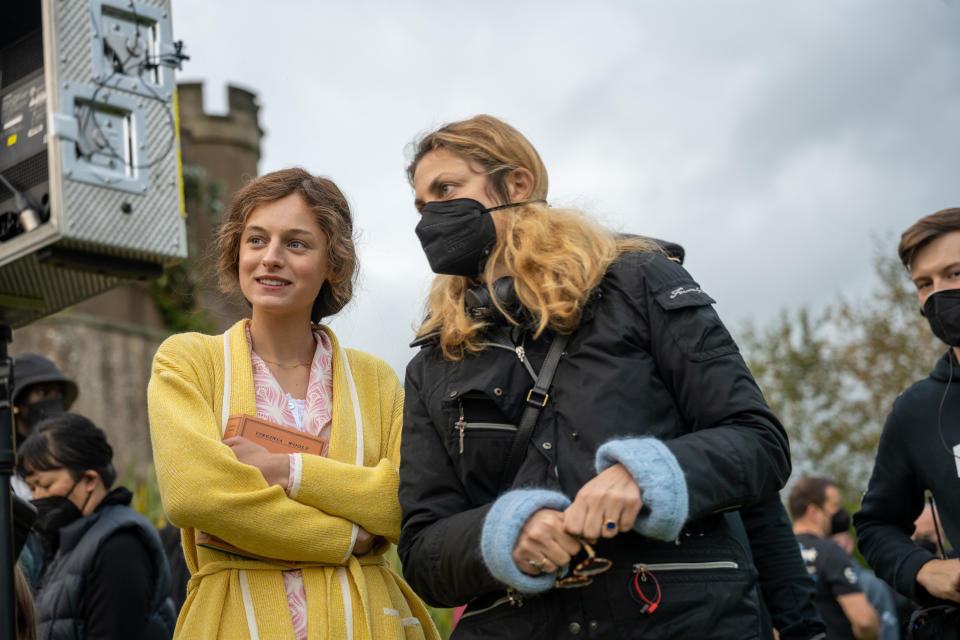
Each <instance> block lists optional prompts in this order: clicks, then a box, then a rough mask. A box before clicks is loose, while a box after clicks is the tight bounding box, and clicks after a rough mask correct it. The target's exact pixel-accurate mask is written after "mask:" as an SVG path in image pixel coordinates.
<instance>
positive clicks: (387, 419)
mask: <svg viewBox="0 0 960 640" xmlns="http://www.w3.org/2000/svg"><path fill="white" fill-rule="evenodd" d="M358 387H360V385H358ZM358 392H359V393H360V394H364V393H378V394H379V396H380V397H379V402H376V403H371V405H372V406H373V407H375V408H376V410H377V412H378V414H379V415H378V416H377V417H378V418H379V424H378V425H377V428H379V434H377V435H378V436H379V438H380V456H381V457H380V460H379V461H378V462H377V464H376V465H375V466H372V467H363V466H358V465H354V464H349V463H345V462H340V461H337V460H331V459H329V458H322V457H320V456H313V455H306V454H305V455H303V456H302V461H303V473H302V476H301V480H300V491H299V493H297V496H296V500H298V501H299V502H302V503H304V504H307V505H310V506H311V507H316V508H317V509H321V510H323V511H324V512H326V513H330V514H333V515H338V516H340V517H342V518H346V519H347V520H350V521H352V522H356V523H357V524H359V525H360V526H361V527H363V528H364V529H366V530H367V531H369V532H370V533H372V534H374V535H379V536H383V537H385V538H387V539H388V540H390V541H391V542H393V543H396V542H397V538H398V537H399V536H400V501H399V499H398V498H397V490H398V487H399V483H400V477H399V475H398V473H397V469H398V468H399V466H400V430H401V427H402V425H403V388H402V387H401V386H400V381H399V380H397V376H396V374H395V373H394V372H393V370H392V369H390V367H389V366H388V365H387V364H386V363H382V362H381V363H380V364H379V366H378V368H377V372H376V385H369V386H368V387H367V388H366V389H364V388H363V387H360V388H358ZM364 417H365V418H366V419H367V420H369V419H370V418H371V417H373V416H372V415H371V414H367V415H365V416H364ZM369 427H370V425H368V426H367V429H366V430H365V431H366V433H368V434H369V433H370V432H371V429H370V428H369ZM331 487H336V491H331V490H330V488H331Z"/></svg>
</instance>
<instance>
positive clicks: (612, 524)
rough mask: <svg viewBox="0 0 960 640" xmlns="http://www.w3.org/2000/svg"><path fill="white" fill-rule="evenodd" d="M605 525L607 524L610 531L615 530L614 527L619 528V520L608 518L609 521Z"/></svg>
mask: <svg viewBox="0 0 960 640" xmlns="http://www.w3.org/2000/svg"><path fill="white" fill-rule="evenodd" d="M603 526H605V527H606V528H607V530H608V531H613V530H614V529H616V528H617V521H616V520H607V521H606V522H605V523H604V525H603Z"/></svg>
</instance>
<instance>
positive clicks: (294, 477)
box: [286, 453, 303, 500]
mask: <svg viewBox="0 0 960 640" xmlns="http://www.w3.org/2000/svg"><path fill="white" fill-rule="evenodd" d="M287 455H288V456H289V464H290V471H289V473H290V476H289V478H288V479H287V489H286V491H287V495H288V496H290V497H291V498H293V499H294V500H296V498H297V496H298V495H300V485H301V484H302V482H303V458H301V457H300V454H299V453H288V454H287Z"/></svg>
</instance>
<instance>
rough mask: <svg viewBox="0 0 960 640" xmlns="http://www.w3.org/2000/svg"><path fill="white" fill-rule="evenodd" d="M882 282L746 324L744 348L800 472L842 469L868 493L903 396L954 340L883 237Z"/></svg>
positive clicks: (854, 494)
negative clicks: (935, 322) (948, 339)
mask: <svg viewBox="0 0 960 640" xmlns="http://www.w3.org/2000/svg"><path fill="white" fill-rule="evenodd" d="M874 269H875V272H876V275H877V278H878V283H877V285H876V286H875V287H874V289H873V290H872V291H871V292H870V294H869V295H868V296H867V297H864V298H858V299H856V300H847V299H843V298H841V299H839V300H837V301H836V302H834V303H833V304H830V305H828V306H827V307H826V308H825V309H824V310H823V311H821V312H819V313H814V312H811V311H810V310H809V309H807V308H801V309H799V310H797V311H795V312H787V311H784V312H783V313H782V314H781V315H780V317H779V318H778V319H777V320H776V321H774V322H773V323H771V324H770V325H769V326H766V327H764V328H762V329H757V328H756V327H753V326H750V327H747V328H746V331H744V332H743V336H744V337H743V339H742V340H741V346H742V347H743V351H744V356H745V358H746V360H747V362H748V363H749V365H750V368H751V370H752V371H753V374H754V376H755V377H756V379H757V382H758V383H759V384H760V387H761V388H762V389H763V392H764V395H765V396H766V398H767V401H768V402H769V403H770V406H771V407H772V408H773V410H774V411H775V412H776V413H777V415H778V416H779V417H780V419H781V420H782V421H783V424H784V426H785V427H786V429H787V433H788V434H789V435H790V444H791V448H792V456H793V463H794V476H795V477H796V476H798V475H800V474H815V475H824V476H828V477H831V478H834V479H835V480H836V481H837V482H838V483H839V485H840V487H841V488H842V490H843V492H844V494H845V495H846V496H847V497H848V498H856V499H859V496H860V494H861V492H862V491H863V490H864V489H865V488H866V484H867V480H868V479H869V474H870V471H871V469H872V468H873V459H874V456H875V454H876V447H877V442H878V441H879V439H880V433H881V431H882V429H883V422H884V420H885V419H886V415H887V413H889V411H890V408H891V407H892V405H893V401H894V400H895V399H896V397H897V396H898V395H899V394H900V393H901V392H903V391H904V390H905V389H906V388H907V387H909V386H910V385H911V384H912V383H913V382H915V381H916V380H919V379H921V378H924V377H926V375H927V374H928V373H929V372H930V370H931V369H932V368H933V365H934V363H935V362H936V360H937V358H939V357H940V356H941V355H942V354H943V351H944V349H945V347H944V345H943V344H941V343H940V342H939V341H938V340H937V339H936V338H935V337H933V335H932V333H931V332H930V328H929V325H928V324H927V322H926V320H924V318H923V317H922V316H920V314H919V312H918V301H917V296H916V291H915V290H914V288H913V286H912V284H911V283H910V280H909V276H908V274H907V272H906V270H905V269H904V268H903V265H901V264H900V262H899V261H898V260H897V259H896V254H895V252H894V251H892V250H889V249H888V248H886V247H884V246H883V243H879V242H878V243H877V250H876V254H875V257H874Z"/></svg>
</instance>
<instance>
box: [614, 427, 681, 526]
mask: <svg viewBox="0 0 960 640" xmlns="http://www.w3.org/2000/svg"><path fill="white" fill-rule="evenodd" d="M618 462H619V463H620V464H622V465H623V466H625V467H626V468H627V470H628V471H629V472H630V475H632V476H633V479H634V480H635V481H636V483H637V486H639V487H640V490H641V491H642V492H643V504H644V507H645V508H644V509H643V510H642V511H641V512H640V515H639V516H638V517H637V522H636V524H634V525H633V530H634V531H636V532H637V533H640V534H642V535H645V536H647V537H650V538H656V539H657V540H673V539H675V538H676V537H677V536H678V535H679V534H680V530H681V529H682V528H683V524H684V523H685V522H686V521H687V513H688V510H689V496H688V494H687V480H686V478H684V476H683V469H681V468H680V463H678V462H677V458H676V457H675V456H674V455H673V453H672V452H671V451H670V449H668V448H667V445H665V444H664V443H663V442H661V441H659V440H657V439H656V438H627V439H624V440H611V441H609V442H607V443H606V444H604V445H603V446H601V447H600V448H599V449H597V460H596V465H597V473H600V472H601V471H603V470H604V469H606V468H607V467H611V466H613V465H614V464H616V463H618Z"/></svg>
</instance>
